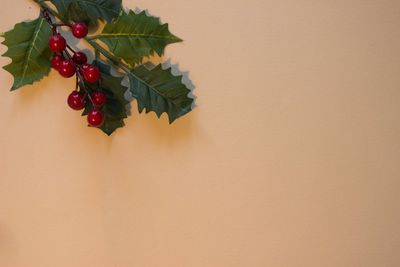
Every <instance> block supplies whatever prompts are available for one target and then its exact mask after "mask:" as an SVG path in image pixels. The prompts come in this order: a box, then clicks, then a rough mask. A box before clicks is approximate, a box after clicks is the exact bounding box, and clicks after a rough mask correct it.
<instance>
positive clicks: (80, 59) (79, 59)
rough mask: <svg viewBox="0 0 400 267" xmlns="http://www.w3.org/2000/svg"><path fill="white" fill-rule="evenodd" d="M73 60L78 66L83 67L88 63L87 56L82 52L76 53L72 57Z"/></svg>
mask: <svg viewBox="0 0 400 267" xmlns="http://www.w3.org/2000/svg"><path fill="white" fill-rule="evenodd" d="M72 60H73V61H74V62H75V63H76V64H78V65H82V64H85V63H86V62H87V56H86V55H85V53H82V52H76V53H75V54H74V55H73V56H72Z"/></svg>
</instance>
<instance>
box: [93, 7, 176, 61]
mask: <svg viewBox="0 0 400 267" xmlns="http://www.w3.org/2000/svg"><path fill="white" fill-rule="evenodd" d="M92 39H100V40H101V41H103V42H104V43H105V44H106V45H107V46H108V48H109V49H110V51H111V52H113V53H114V55H115V56H117V57H120V58H122V59H124V60H125V61H126V62H127V63H129V64H130V65H132V66H133V65H135V64H138V63H141V62H142V61H143V58H144V57H146V56H150V55H152V54H154V53H157V54H158V55H159V56H162V55H163V53H164V49H165V47H166V46H167V45H168V44H172V43H177V42H181V41H182V40H181V39H180V38H178V37H176V36H175V35H173V34H172V33H171V32H170V31H169V29H168V24H161V23H160V19H159V18H156V17H150V16H147V15H146V13H145V11H143V12H141V13H139V14H135V13H134V12H133V11H129V13H125V12H124V13H122V14H121V15H120V16H119V17H118V18H117V19H116V20H115V21H114V22H112V23H109V24H106V26H105V27H104V29H103V32H102V33H101V34H99V35H96V36H93V37H92Z"/></svg>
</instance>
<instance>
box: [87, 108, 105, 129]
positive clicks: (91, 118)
mask: <svg viewBox="0 0 400 267" xmlns="http://www.w3.org/2000/svg"><path fill="white" fill-rule="evenodd" d="M87 121H88V123H89V125H91V126H93V127H100V126H101V125H102V124H103V122H104V115H103V113H102V112H101V111H100V110H97V109H94V110H92V111H90V112H89V114H88V116H87Z"/></svg>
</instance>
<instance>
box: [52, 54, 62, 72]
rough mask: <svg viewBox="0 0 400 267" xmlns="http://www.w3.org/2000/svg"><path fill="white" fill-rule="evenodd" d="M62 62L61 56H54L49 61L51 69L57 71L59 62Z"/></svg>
mask: <svg viewBox="0 0 400 267" xmlns="http://www.w3.org/2000/svg"><path fill="white" fill-rule="evenodd" d="M63 60H64V57H63V56H61V55H54V56H53V58H52V59H51V66H52V67H53V69H56V70H58V69H59V68H60V65H61V62H62V61H63Z"/></svg>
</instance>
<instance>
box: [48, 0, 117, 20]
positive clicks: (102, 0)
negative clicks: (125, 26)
mask: <svg viewBox="0 0 400 267" xmlns="http://www.w3.org/2000/svg"><path fill="white" fill-rule="evenodd" d="M51 2H52V3H53V4H54V5H55V6H56V8H57V10H58V12H59V14H60V15H61V17H62V18H63V20H68V21H71V20H72V21H79V22H85V23H87V24H88V25H93V24H96V23H97V20H99V19H101V20H103V21H107V22H111V21H112V20H113V19H114V18H116V17H118V15H119V13H120V11H121V8H122V7H121V2H122V1H121V0H51Z"/></svg>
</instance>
